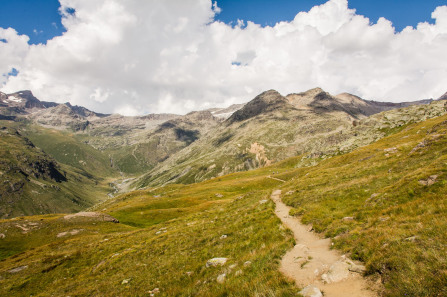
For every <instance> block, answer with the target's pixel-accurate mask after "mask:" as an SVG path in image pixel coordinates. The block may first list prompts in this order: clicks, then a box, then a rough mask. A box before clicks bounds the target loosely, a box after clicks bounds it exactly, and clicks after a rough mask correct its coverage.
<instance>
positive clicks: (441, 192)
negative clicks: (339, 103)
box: [0, 115, 447, 296]
mask: <svg viewBox="0 0 447 297" xmlns="http://www.w3.org/2000/svg"><path fill="white" fill-rule="evenodd" d="M387 133H388V134H389V136H387V137H385V138H383V139H381V140H379V141H378V142H376V143H373V144H371V145H368V146H365V147H362V148H359V149H357V150H354V151H353V152H351V153H347V154H344V155H338V156H334V157H332V158H328V159H325V160H324V158H323V157H321V158H320V160H319V162H318V164H317V165H315V166H310V167H302V162H303V160H307V159H306V156H305V155H302V156H299V157H294V158H291V159H287V160H285V161H283V162H280V163H277V164H276V165H273V166H270V167H265V168H262V169H258V170H252V171H247V172H241V173H234V174H230V175H225V176H222V177H218V178H214V179H211V180H209V181H206V182H202V183H198V184H191V185H167V186H164V187H159V188H149V189H146V190H140V191H135V192H131V193H128V194H125V195H121V196H119V197H117V198H116V199H113V200H108V201H105V202H103V203H101V204H99V205H97V206H95V207H94V208H92V210H95V211H101V212H105V213H108V214H110V215H113V216H115V217H116V218H118V219H119V220H120V221H121V223H119V224H114V223H111V222H103V221H95V220H91V219H90V220H89V219H83V218H77V219H75V220H66V219H64V218H63V217H62V216H39V217H27V218H18V219H14V220H3V221H0V233H1V234H3V235H4V236H2V237H4V238H2V239H0V251H1V255H3V256H2V257H3V258H4V259H3V260H2V261H1V262H0V265H1V266H0V267H1V269H0V284H1V286H0V295H10V296H14V295H18V296H29V295H33V296H39V295H42V296H43V295H66V294H70V295H71V296H77V295H90V296H103V295H119V296H147V295H148V294H150V293H148V292H149V291H152V290H154V289H155V288H158V289H159V290H160V293H159V295H160V296H191V295H195V296H291V295H295V294H296V293H297V292H298V290H299V289H298V288H295V287H294V286H292V284H291V283H289V282H287V281H286V280H285V279H284V278H283V277H282V276H281V275H280V274H279V272H278V270H277V268H278V260H279V259H280V257H281V256H282V255H284V253H285V251H286V250H287V249H289V248H291V247H292V246H293V239H292V236H291V234H290V233H289V232H288V231H287V230H284V228H283V227H282V225H281V224H280V221H279V219H277V218H276V216H275V213H274V205H273V202H272V201H270V200H268V197H269V196H270V194H271V191H272V190H274V189H282V192H283V193H284V198H283V200H284V201H285V202H287V203H288V204H289V205H292V206H293V207H294V209H293V211H292V213H291V214H293V215H297V216H301V218H302V221H303V222H305V223H310V224H312V225H313V228H314V229H315V231H317V232H320V233H321V234H322V235H323V236H326V237H330V238H332V240H333V242H334V247H335V248H338V249H341V250H342V251H343V252H345V253H348V254H350V255H351V257H353V258H355V259H359V260H362V261H364V262H365V263H366V266H367V274H368V275H370V274H374V275H378V276H380V278H381V280H382V282H383V284H384V286H385V295H386V296H444V295H446V294H447V292H446V288H447V275H446V273H445V272H446V271H447V256H446V255H447V250H446V246H447V237H446V232H445V230H446V229H447V213H446V212H447V209H446V201H447V194H446V193H447V182H446V177H447V160H446V156H447V143H446V142H447V116H446V115H444V116H441V117H438V118H434V119H430V120H427V121H424V122H421V123H413V124H408V125H403V126H401V127H400V128H399V129H396V130H394V131H391V130H388V131H387ZM271 177H275V178H277V179H272V178H271ZM280 180H283V181H284V182H281V181H280ZM23 228H26V229H28V230H27V231H25V230H23ZM62 232H68V233H65V234H64V235H60V236H59V237H57V235H58V234H60V233H62ZM43 238H45V240H44V239H43ZM215 257H225V258H228V260H227V262H226V263H225V264H224V265H223V266H217V267H206V263H207V261H208V260H209V259H211V258H215ZM247 261H249V262H247ZM245 263H246V264H245ZM234 264H235V265H236V266H233V265H234ZM222 274H225V280H224V281H223V282H222V283H219V282H218V281H217V279H218V277H219V276H220V275H222ZM219 279H222V277H220V278H219Z"/></svg>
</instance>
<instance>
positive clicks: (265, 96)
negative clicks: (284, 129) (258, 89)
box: [227, 90, 288, 123]
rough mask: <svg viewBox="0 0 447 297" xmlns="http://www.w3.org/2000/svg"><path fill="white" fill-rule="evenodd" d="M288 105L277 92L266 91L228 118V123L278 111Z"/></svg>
mask: <svg viewBox="0 0 447 297" xmlns="http://www.w3.org/2000/svg"><path fill="white" fill-rule="evenodd" d="M287 104H288V101H287V99H286V98H285V97H283V96H282V95H281V94H280V93H278V92H277V91H275V90H269V91H265V92H263V93H261V94H259V95H258V96H256V97H255V98H254V99H253V100H251V101H250V102H248V103H247V104H246V105H245V106H244V107H242V108H241V109H239V110H237V111H236V112H235V113H233V115H232V116H230V117H229V118H228V120H227V122H228V123H233V122H240V121H243V120H246V119H249V118H252V117H255V116H257V115H259V114H262V113H266V112H270V111H273V110H277V109H279V108H281V107H284V106H286V105H287Z"/></svg>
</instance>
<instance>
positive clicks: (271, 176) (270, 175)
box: [267, 175, 286, 183]
mask: <svg viewBox="0 0 447 297" xmlns="http://www.w3.org/2000/svg"><path fill="white" fill-rule="evenodd" d="M267 178H270V179H274V180H277V181H280V182H283V183H285V182H286V181H285V180H282V179H279V178H276V177H272V176H271V175H269V176H267Z"/></svg>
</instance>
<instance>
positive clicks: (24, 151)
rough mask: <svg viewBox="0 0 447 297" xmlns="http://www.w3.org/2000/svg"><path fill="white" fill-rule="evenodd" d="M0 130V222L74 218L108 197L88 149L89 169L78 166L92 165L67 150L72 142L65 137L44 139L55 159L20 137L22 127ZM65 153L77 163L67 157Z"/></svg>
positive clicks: (12, 125)
mask: <svg viewBox="0 0 447 297" xmlns="http://www.w3.org/2000/svg"><path fill="white" fill-rule="evenodd" d="M0 127H1V128H0V129H1V130H0V136H1V137H0V147H1V148H2V149H1V150H0V177H1V183H0V218H10V217H15V216H23V215H32V214H45V213H61V212H62V213H63V212H76V211H79V210H81V209H85V208H87V207H89V206H92V205H94V204H95V203H97V202H99V201H102V200H104V199H105V198H106V197H107V193H108V192H110V191H111V188H110V187H109V185H108V183H107V181H106V180H105V179H104V178H102V177H104V175H99V174H100V173H101V172H100V171H101V170H102V168H101V167H99V166H98V159H97V157H98V156H97V155H94V154H93V153H95V152H94V150H93V149H92V148H91V147H88V146H87V148H89V149H90V150H92V151H93V152H92V155H91V162H92V163H93V164H91V165H88V164H87V163H85V164H83V163H81V162H79V161H78V160H81V158H82V159H85V160H87V161H90V160H89V159H88V158H84V156H83V155H82V154H81V153H82V152H84V151H83V150H75V149H76V148H77V147H76V146H70V145H68V144H70V143H72V142H73V141H72V140H71V138H69V137H65V138H63V137H61V136H60V135H59V136H57V137H52V134H54V133H57V132H56V131H54V132H51V133H49V134H46V135H45V137H43V138H42V141H46V142H47V143H48V144H49V146H51V147H54V148H55V150H54V151H53V150H50V151H51V152H52V155H53V156H56V157H57V158H56V157H50V155H48V154H47V153H46V152H45V151H43V150H42V149H40V148H38V147H36V146H35V144H34V142H32V141H30V140H29V139H28V138H26V137H25V136H24V135H23V134H22V133H23V131H22V132H19V130H21V129H19V128H20V127H21V124H17V123H13V122H11V121H0ZM36 135H37V134H36ZM36 138H37V137H36ZM64 139H65V141H66V143H63V144H62V142H63V141H64ZM67 143H68V144H67ZM69 149H72V151H70V152H71V153H73V154H74V156H75V157H73V156H70V157H67V152H68V150H69ZM62 150H64V151H62ZM76 154H77V155H76ZM76 156H77V157H78V158H76ZM60 160H62V161H63V162H59V161H60ZM104 168H105V167H104ZM106 172H107V174H111V172H110V171H106ZM92 174H97V175H95V176H94V175H92ZM107 174H106V175H107ZM81 185H82V186H81Z"/></svg>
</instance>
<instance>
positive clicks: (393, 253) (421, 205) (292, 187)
mask: <svg viewBox="0 0 447 297" xmlns="http://www.w3.org/2000/svg"><path fill="white" fill-rule="evenodd" d="M446 120H447V117H446V116H443V117H440V118H436V119H432V120H428V121H425V122H423V123H419V124H413V125H410V126H408V127H407V128H405V129H403V130H402V131H401V132H399V133H397V134H394V135H392V136H390V137H387V138H384V139H382V140H380V141H378V142H377V143H375V144H372V145H369V146H367V147H364V148H360V149H358V150H356V151H354V152H352V153H350V154H346V155H342V156H337V157H334V158H331V159H329V160H327V161H324V162H321V163H320V164H319V165H317V166H315V167H311V168H306V169H303V170H301V171H300V172H299V174H298V175H297V176H296V177H294V178H293V179H292V180H291V181H289V182H288V183H287V184H286V185H284V187H283V191H284V192H288V191H292V192H293V193H291V194H290V195H287V196H286V197H285V198H284V200H285V202H286V203H288V204H290V205H292V206H293V207H295V208H297V209H299V210H295V212H298V213H299V214H302V221H303V222H304V223H307V224H312V225H313V227H314V229H315V230H316V231H317V232H322V233H324V234H325V235H326V236H327V237H331V238H333V240H334V243H335V247H336V248H338V249H341V250H342V251H343V252H345V253H349V254H351V255H352V257H353V258H357V259H359V260H362V261H365V262H366V264H367V269H368V273H379V274H381V276H382V280H383V281H384V284H385V287H386V293H387V295H389V296H443V295H445V294H447V291H446V288H447V274H446V271H447V270H446V269H447V257H446V255H447V249H446V246H447V245H446V243H447V236H446V232H445V231H442V230H446V228H447V207H446V206H447V205H446V202H447V182H446V177H447V135H446V133H447V121H446ZM424 140H425V147H422V148H421V149H419V150H416V151H413V152H412V150H413V149H414V148H415V147H416V146H417V145H418V144H419V143H421V142H422V141H424ZM390 148H396V149H395V150H394V152H388V151H386V150H387V149H390ZM432 175H437V176H438V178H437V182H436V183H435V184H433V185H431V186H425V185H422V184H420V183H419V181H420V180H426V179H427V178H428V177H429V176H432ZM344 217H353V218H354V220H348V219H345V220H344V219H343V218H344ZM414 236H415V237H414ZM412 238H413V239H412Z"/></svg>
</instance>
